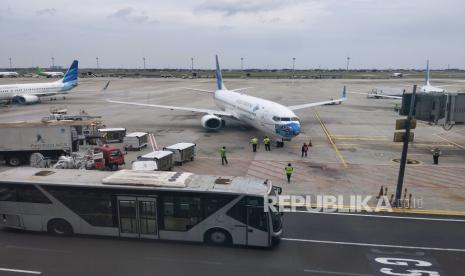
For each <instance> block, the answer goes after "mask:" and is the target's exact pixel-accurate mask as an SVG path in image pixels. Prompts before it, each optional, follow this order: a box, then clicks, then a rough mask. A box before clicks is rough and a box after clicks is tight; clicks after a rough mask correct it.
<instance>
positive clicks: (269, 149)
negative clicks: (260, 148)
mask: <svg viewBox="0 0 465 276" xmlns="http://www.w3.org/2000/svg"><path fill="white" fill-rule="evenodd" d="M270 143H271V141H270V138H268V136H265V138H264V139H263V144H265V151H271V146H270Z"/></svg>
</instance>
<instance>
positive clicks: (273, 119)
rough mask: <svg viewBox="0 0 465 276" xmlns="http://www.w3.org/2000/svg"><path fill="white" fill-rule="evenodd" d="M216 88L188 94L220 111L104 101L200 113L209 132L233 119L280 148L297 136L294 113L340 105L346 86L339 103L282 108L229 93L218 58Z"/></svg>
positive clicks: (247, 96)
mask: <svg viewBox="0 0 465 276" xmlns="http://www.w3.org/2000/svg"><path fill="white" fill-rule="evenodd" d="M216 86H217V87H216V90H215V91H209V90H202V89H193V88H191V90H196V91H201V92H207V93H211V94H213V100H214V101H215V104H216V105H217V106H218V107H219V108H220V110H213V109H205V108H192V107H179V106H168V105H158V104H145V103H137V102H125V101H117V100H111V99H107V101H108V102H110V103H117V104H127V105H136V106H147V107H154V108H164V109H170V110H183V111H192V112H197V113H203V114H205V115H203V117H202V118H201V125H202V126H203V127H204V128H206V129H209V130H219V129H221V128H222V127H224V126H225V121H224V118H231V119H235V120H238V121H241V122H242V123H244V124H247V125H250V126H252V127H254V128H256V129H258V130H260V131H262V132H264V133H265V134H267V135H268V136H269V137H270V138H274V139H276V141H277V142H278V143H279V144H280V145H282V143H283V141H290V140H291V139H292V138H294V137H296V136H297V135H299V134H300V131H301V125H300V120H299V117H298V116H297V115H296V114H295V113H294V111H295V110H299V109H303V108H309V107H315V106H321V105H328V104H339V103H341V102H342V101H345V100H347V93H346V88H345V86H344V88H343V90H342V96H341V98H339V99H336V100H327V101H321V102H315V103H306V104H300V105H293V106H284V105H282V104H279V103H276V102H273V101H270V100H265V99H262V98H258V97H253V96H249V95H245V94H243V93H241V91H243V90H245V89H246V88H239V89H232V90H228V89H227V88H226V86H225V85H224V83H223V77H222V74H221V69H220V65H219V62H218V56H216Z"/></svg>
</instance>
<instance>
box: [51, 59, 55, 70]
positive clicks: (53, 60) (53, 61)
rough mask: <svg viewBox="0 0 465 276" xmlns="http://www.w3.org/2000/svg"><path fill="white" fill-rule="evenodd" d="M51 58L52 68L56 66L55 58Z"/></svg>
mask: <svg viewBox="0 0 465 276" xmlns="http://www.w3.org/2000/svg"><path fill="white" fill-rule="evenodd" d="M51 60H52V68H55V58H54V57H52V58H51Z"/></svg>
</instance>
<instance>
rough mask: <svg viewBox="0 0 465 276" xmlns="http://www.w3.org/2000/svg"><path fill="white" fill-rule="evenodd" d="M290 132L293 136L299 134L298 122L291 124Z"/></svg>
mask: <svg viewBox="0 0 465 276" xmlns="http://www.w3.org/2000/svg"><path fill="white" fill-rule="evenodd" d="M292 132H293V134H294V136H297V135H299V134H300V124H294V125H293V126H292Z"/></svg>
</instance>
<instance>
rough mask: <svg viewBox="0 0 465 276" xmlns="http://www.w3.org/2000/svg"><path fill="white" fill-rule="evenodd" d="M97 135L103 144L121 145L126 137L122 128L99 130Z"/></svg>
mask: <svg viewBox="0 0 465 276" xmlns="http://www.w3.org/2000/svg"><path fill="white" fill-rule="evenodd" d="M98 133H99V134H100V137H101V139H102V140H103V142H104V143H122V142H123V139H124V136H126V129H125V128H123V127H113V128H100V129H99V130H98Z"/></svg>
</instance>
